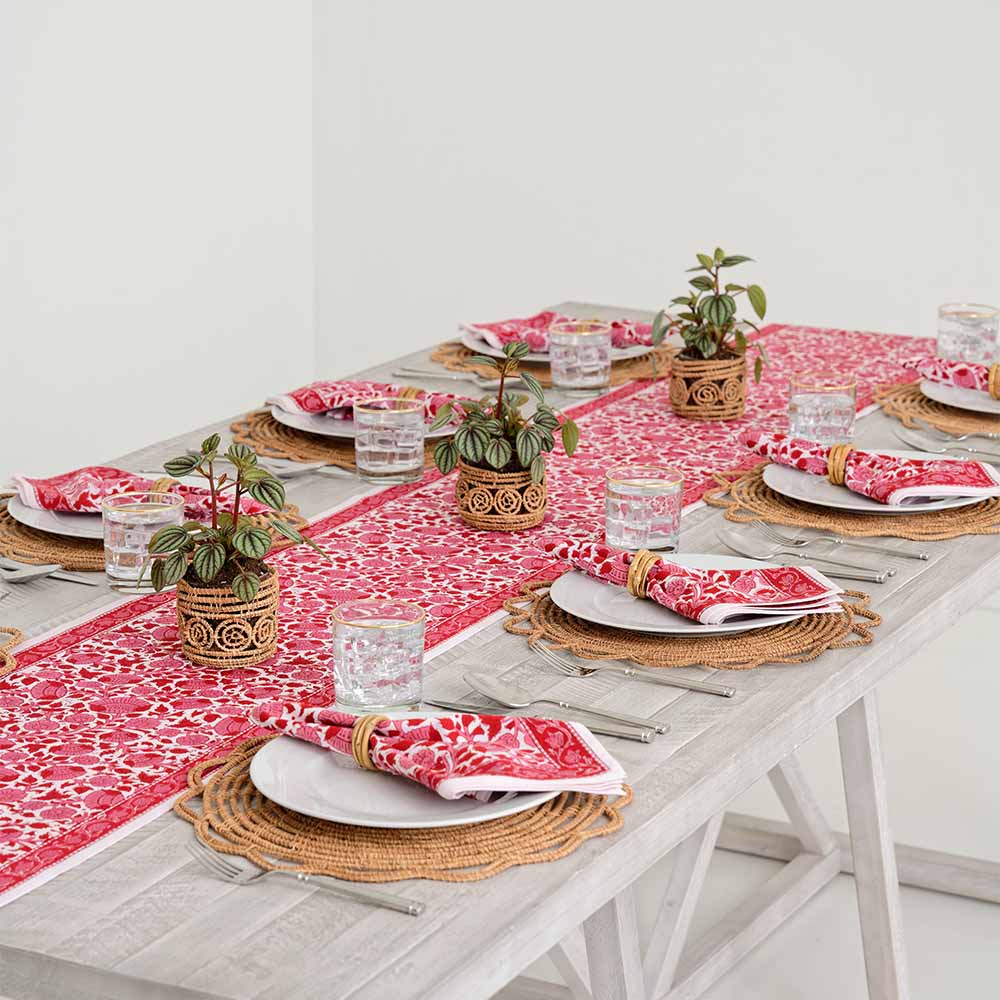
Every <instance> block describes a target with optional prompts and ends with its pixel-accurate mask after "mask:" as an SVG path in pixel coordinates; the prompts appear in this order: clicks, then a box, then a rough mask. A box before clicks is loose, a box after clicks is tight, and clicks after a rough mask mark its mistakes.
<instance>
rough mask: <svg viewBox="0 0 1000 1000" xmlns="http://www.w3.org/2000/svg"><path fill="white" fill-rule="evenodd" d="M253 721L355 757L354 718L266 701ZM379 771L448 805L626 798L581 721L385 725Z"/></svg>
mask: <svg viewBox="0 0 1000 1000" xmlns="http://www.w3.org/2000/svg"><path fill="white" fill-rule="evenodd" d="M253 721H254V722H256V723H258V724H259V725H261V726H264V727H266V728H268V729H274V730H277V731H278V732H279V733H283V734H284V735H285V736H293V737H295V738H296V739H299V740H308V741H309V742H310V743H315V744H316V745H317V746H321V747H325V748H326V749H327V750H333V751H335V752H336V753H341V754H345V755H347V756H348V757H351V756H353V753H352V750H351V739H352V736H353V732H352V730H353V727H354V723H355V722H356V721H357V720H356V719H355V717H354V716H353V715H347V714H345V713H342V712H337V711H335V710H334V709H332V708H304V707H303V706H301V705H296V704H293V703H289V702H284V703H282V702H267V703H265V704H263V705H259V706H258V707H257V708H256V709H255V710H254V713H253ZM369 754H370V757H371V762H372V763H373V764H374V765H375V767H376V768H377V769H378V770H379V771H386V772H388V773H389V774H398V775H401V776H402V777H404V778H409V779H410V780H411V781H418V782H420V784H421V785H425V786H426V787H427V788H429V789H431V791H434V792H437V794H438V795H440V796H441V797H442V798H444V799H458V798H461V797H462V796H463V795H474V796H477V797H484V795H488V794H489V793H493V792H542V791H577V792H590V793H592V794H595V795H620V794H621V792H622V781H623V780H624V779H625V772H624V771H623V770H622V768H621V765H620V764H619V763H618V762H617V761H616V760H615V759H614V757H612V756H611V754H609V753H608V751H607V750H605V749H604V747H603V746H601V744H600V743H598V742H597V740H596V739H595V738H594V737H593V735H592V734H591V733H590V732H589V731H588V730H587V729H586V728H585V727H584V726H581V725H579V724H578V723H575V722H562V721H560V720H558V719H529V718H518V717H515V716H504V715H471V714H468V715H467V714H465V713H455V714H450V715H442V716H437V717H428V718H424V719H419V718H414V719H390V720H387V721H385V722H380V723H379V724H378V725H377V726H376V727H375V729H374V731H373V732H372V736H371V740H370V742H369Z"/></svg>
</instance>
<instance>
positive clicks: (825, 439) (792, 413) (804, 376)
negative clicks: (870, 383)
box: [788, 370, 858, 444]
mask: <svg viewBox="0 0 1000 1000" xmlns="http://www.w3.org/2000/svg"><path fill="white" fill-rule="evenodd" d="M857 402H858V380H857V379H856V378H855V377H854V376H853V375H844V374H842V373H841V372H831V371H821V370H820V371H805V372H796V373H795V374H794V375H792V377H791V378H790V379H789V380H788V431H789V433H790V434H791V435H792V437H799V438H807V439H808V440H810V441H816V442H818V443H819V444H842V443H846V442H848V441H850V440H851V439H852V438H853V437H854V417H855V414H856V412H857Z"/></svg>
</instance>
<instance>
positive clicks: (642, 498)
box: [604, 465, 684, 552]
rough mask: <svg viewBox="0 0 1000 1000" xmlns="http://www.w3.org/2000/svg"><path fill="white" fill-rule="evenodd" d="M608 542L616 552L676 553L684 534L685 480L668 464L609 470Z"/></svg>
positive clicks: (621, 467)
mask: <svg viewBox="0 0 1000 1000" xmlns="http://www.w3.org/2000/svg"><path fill="white" fill-rule="evenodd" d="M606 478H607V483H606V488H605V494H604V539H605V541H606V542H607V544H608V545H610V546H612V547H613V548H616V549H629V550H631V551H635V550H637V549H652V550H654V551H657V552H676V551H677V545H678V541H679V538H680V531H681V506H682V502H683V493H684V477H683V476H682V475H681V473H680V472H678V471H677V469H671V468H670V467H669V466H666V465H619V466H616V467H615V468H613V469H608V472H607V477H606Z"/></svg>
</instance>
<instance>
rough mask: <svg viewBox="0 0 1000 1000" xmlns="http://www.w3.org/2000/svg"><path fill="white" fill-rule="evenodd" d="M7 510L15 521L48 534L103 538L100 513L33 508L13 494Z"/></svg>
mask: <svg viewBox="0 0 1000 1000" xmlns="http://www.w3.org/2000/svg"><path fill="white" fill-rule="evenodd" d="M7 512H8V513H9V514H10V516H11V517H12V518H14V520H15V521H19V522H20V523H21V524H24V525H27V527H29V528H36V529H37V530H38V531H47V532H48V533H49V534H50V535H65V536H66V537H68V538H99V539H103V538H104V528H103V526H102V524H101V515H100V514H65V513H63V512H62V511H58V512H57V511H54V510H35V508H34V507H28V506H26V505H25V504H23V503H21V501H20V500H19V499H18V498H17V497H16V496H15V497H11V498H10V499H9V500H8V501H7Z"/></svg>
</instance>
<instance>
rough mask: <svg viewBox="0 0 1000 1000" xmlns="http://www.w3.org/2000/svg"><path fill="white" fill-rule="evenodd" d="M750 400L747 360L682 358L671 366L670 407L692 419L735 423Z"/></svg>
mask: <svg viewBox="0 0 1000 1000" xmlns="http://www.w3.org/2000/svg"><path fill="white" fill-rule="evenodd" d="M746 401H747V359H746V356H745V355H742V354H741V355H740V356H739V357H738V358H732V359H723V360H718V359H715V358H709V359H704V358H682V357H681V356H680V355H675V356H674V358H673V359H672V361H671V363H670V405H671V407H672V408H673V411H674V413H676V414H677V415H678V416H679V417H687V418H688V419H690V420H735V419H736V418H737V417H742V416H743V410H744V408H745V407H746Z"/></svg>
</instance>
